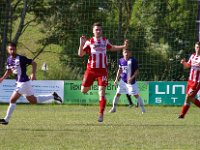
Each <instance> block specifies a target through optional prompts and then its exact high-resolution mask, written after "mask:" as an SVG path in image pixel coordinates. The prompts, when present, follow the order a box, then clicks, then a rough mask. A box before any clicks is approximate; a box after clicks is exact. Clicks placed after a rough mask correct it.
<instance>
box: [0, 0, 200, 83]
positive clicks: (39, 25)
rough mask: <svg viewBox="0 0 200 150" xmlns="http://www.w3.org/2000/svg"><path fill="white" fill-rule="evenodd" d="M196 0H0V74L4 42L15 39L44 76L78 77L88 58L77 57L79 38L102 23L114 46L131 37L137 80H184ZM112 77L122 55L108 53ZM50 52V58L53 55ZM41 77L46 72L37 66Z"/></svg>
mask: <svg viewBox="0 0 200 150" xmlns="http://www.w3.org/2000/svg"><path fill="white" fill-rule="evenodd" d="M197 6H198V4H197V2H195V1H185V0H167V1H157V0H123V1H122V0H101V1H100V0H68V1H66V0H15V1H12V2H11V1H10V0H3V1H2V2H0V8H1V9H0V19H1V21H0V39H1V41H0V42H1V53H0V54H1V55H0V57H1V59H0V65H1V66H0V68H1V70H0V73H1V74H2V71H3V70H2V69H3V68H4V62H5V58H6V57H5V54H6V53H5V44H6V43H7V41H14V42H16V43H18V45H19V49H20V53H23V54H26V55H28V56H30V57H32V58H34V57H36V56H37V58H36V60H37V62H38V64H39V66H40V65H42V64H43V63H44V62H46V63H47V64H48V66H49V70H48V74H46V75H45V79H80V78H81V77H82V74H83V71H84V69H85V67H86V63H87V57H85V58H84V59H80V58H79V57H78V56H77V49H78V45H79V37H80V36H81V35H82V34H85V35H86V36H87V37H88V38H89V37H90V36H92V32H91V25H92V24H93V23H94V22H96V21H99V22H102V23H103V26H104V35H105V36H106V37H107V38H108V39H110V41H111V43H113V44H122V43H123V40H124V38H128V39H129V41H130V49H132V50H133V56H135V57H136V58H137V59H138V61H139V66H140V76H139V80H185V79H186V75H185V74H184V72H185V71H183V69H182V66H181V65H180V64H179V60H180V58H181V57H183V56H184V57H187V54H188V53H191V52H193V45H194V43H195V42H196V40H197V39H198V38H197V37H198V30H197V23H196V18H197ZM108 54H109V55H108V58H109V64H110V65H109V70H110V78H113V77H114V76H115V71H116V70H117V69H116V68H117V60H118V58H119V57H120V56H121V54H120V53H117V54H116V53H108ZM53 56H54V57H53ZM38 73H39V74H38V75H39V78H41V79H42V78H43V77H44V74H43V72H42V71H41V70H40V68H38Z"/></svg>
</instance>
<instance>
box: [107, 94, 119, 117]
mask: <svg viewBox="0 0 200 150" xmlns="http://www.w3.org/2000/svg"><path fill="white" fill-rule="evenodd" d="M120 95H121V94H119V93H116V95H115V97H114V99H113V105H112V108H111V109H110V111H109V112H110V113H114V112H116V107H117V104H118V101H119V98H120Z"/></svg>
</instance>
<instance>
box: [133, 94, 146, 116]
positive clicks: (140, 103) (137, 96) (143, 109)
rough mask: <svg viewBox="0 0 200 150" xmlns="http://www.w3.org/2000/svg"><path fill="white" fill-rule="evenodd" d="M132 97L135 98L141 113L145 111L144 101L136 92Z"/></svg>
mask: <svg viewBox="0 0 200 150" xmlns="http://www.w3.org/2000/svg"><path fill="white" fill-rule="evenodd" d="M134 97H135V98H136V99H137V102H138V106H140V107H141V110H142V113H145V112H146V111H145V108H144V103H143V100H142V98H141V97H140V96H139V95H138V94H136V95H134Z"/></svg>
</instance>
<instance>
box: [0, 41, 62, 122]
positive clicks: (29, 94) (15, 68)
mask: <svg viewBox="0 0 200 150" xmlns="http://www.w3.org/2000/svg"><path fill="white" fill-rule="evenodd" d="M7 51H8V54H9V56H8V58H7V66H6V67H7V70H6V72H5V73H4V75H3V76H2V77H1V78H0V83H1V82H2V81H3V80H4V79H6V78H7V77H8V76H9V75H11V74H12V73H13V74H14V75H15V77H16V89H15V90H14V91H13V93H12V95H11V97H10V104H9V106H8V109H7V114H6V116H5V118H4V119H0V124H3V125H7V124H8V123H9V120H10V118H11V115H12V113H13V111H14V110H15V108H16V102H17V100H18V99H19V98H20V96H21V95H24V96H25V97H26V99H27V100H28V101H29V102H30V103H31V104H36V103H42V102H44V101H47V100H50V99H54V100H55V101H58V102H60V103H62V99H61V97H60V96H58V94H57V93H56V92H54V93H53V94H51V95H40V96H37V97H35V96H34V91H33V88H32V86H31V83H30V79H31V80H35V79H36V67H37V64H36V62H34V61H33V60H32V59H28V58H27V57H25V56H22V55H18V54H17V52H16V44H15V43H12V42H11V43H9V44H8V46H7ZM27 65H31V66H32V74H31V75H30V79H29V77H28V76H27V74H26V68H27Z"/></svg>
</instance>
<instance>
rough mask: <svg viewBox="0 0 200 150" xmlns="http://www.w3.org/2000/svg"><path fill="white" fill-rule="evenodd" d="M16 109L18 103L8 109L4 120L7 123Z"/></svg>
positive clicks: (12, 104)
mask: <svg viewBox="0 0 200 150" xmlns="http://www.w3.org/2000/svg"><path fill="white" fill-rule="evenodd" d="M15 108H16V103H10V104H9V106H8V109H7V113H6V116H5V118H4V119H5V120H6V121H7V122H9V120H10V117H11V115H12V113H13V111H14V110H15Z"/></svg>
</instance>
